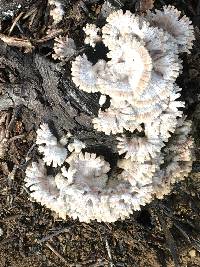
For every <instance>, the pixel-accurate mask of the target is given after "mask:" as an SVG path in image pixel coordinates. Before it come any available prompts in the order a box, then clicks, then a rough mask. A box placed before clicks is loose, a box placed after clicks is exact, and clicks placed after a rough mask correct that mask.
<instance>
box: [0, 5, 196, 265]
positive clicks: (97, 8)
mask: <svg viewBox="0 0 200 267" xmlns="http://www.w3.org/2000/svg"><path fill="white" fill-rule="evenodd" d="M61 2H62V3H63V4H65V7H66V14H65V17H64V19H63V21H62V22H61V23H60V24H58V26H57V28H56V31H57V32H56V34H55V36H56V35H58V34H60V30H62V33H64V34H68V35H69V36H70V37H73V39H74V40H75V41H76V43H77V44H79V45H80V46H81V45H83V38H82V37H83V33H82V31H81V29H82V27H83V26H84V25H85V24H86V22H95V21H96V20H98V19H99V18H100V16H101V8H102V5H103V4H104V1H101V0H90V1H89V0H88V1H86V0H85V1H70V0H63V1H61ZM111 2H112V3H113V5H115V6H116V7H118V8H119V7H122V8H123V9H130V10H131V11H132V12H135V11H136V12H138V13H141V12H145V10H147V9H148V8H150V7H152V6H153V5H154V7H158V8H160V7H162V6H163V5H164V4H173V5H175V6H176V7H177V8H178V9H179V10H181V11H182V12H183V14H186V15H187V16H189V17H190V19H191V20H192V22H193V25H194V27H195V35H196V41H195V43H194V48H193V50H192V52H191V54H189V55H183V57H182V59H183V73H182V74H181V75H180V77H179V78H178V81H177V83H178V85H179V86H180V87H182V88H183V92H182V99H183V100H184V101H185V102H186V109H185V114H186V115H187V116H188V118H190V119H192V120H193V122H194V123H193V136H194V138H195V143H196V148H195V151H194V153H195V154H196V161H195V162H194V164H193V172H192V173H191V175H190V176H189V177H188V178H187V179H186V180H185V181H183V182H181V183H179V184H177V185H176V186H175V188H174V190H173V191H172V193H171V194H170V195H169V196H167V197H166V198H165V199H164V200H162V201H158V200H155V201H154V202H152V203H151V204H150V205H148V206H145V207H144V208H143V209H142V210H141V211H139V212H134V213H133V215H132V216H131V217H130V219H127V220H125V221H117V222H115V223H97V222H92V223H89V224H86V223H80V222H79V221H78V220H77V221H74V220H72V219H70V218H68V219H67V220H66V221H63V220H61V219H59V218H57V217H56V215H55V214H54V213H53V212H51V211H50V210H48V209H46V208H45V207H42V206H41V205H39V204H37V203H34V202H31V201H30V199H29V192H28V190H27V189H26V188H25V187H24V181H23V179H24V176H25V173H24V171H25V169H26V162H25V157H29V156H30V155H31V156H32V155H33V154H34V153H35V152H34V146H33V145H34V141H35V137H36V133H35V129H36V128H37V126H38V124H39V123H40V118H39V117H38V115H37V112H32V113H29V111H28V109H27V107H25V106H24V105H23V103H22V104H21V105H19V106H18V107H14V108H13V107H11V106H9V108H8V109H7V122H8V134H9V138H10V140H11V141H10V143H9V147H8V151H7V154H6V157H5V158H4V159H3V160H1V162H0V267H29V266H32V267H54V266H63V267H64V266H66V267H72V266H74V267H95V266H96V267H97V266H99V267H100V266H102V267H106V266H116V267H173V266H175V267H178V266H180V267H198V266H200V174H199V173H198V172H199V171H200V163H199V160H200V152H199V149H200V138H199V133H200V103H199V100H200V27H199V24H200V1H199V0H192V1H189V0H188V1H186V0H177V1H167V0H156V1H155V2H154V1H153V0H135V1H134V0H132V1H129V0H128V1H125V0H124V1H120V0H118V1H116V0H115V1H114V0H113V1H111ZM19 4H20V6H19ZM8 10H14V15H13V16H12V17H10V16H6V17H5V13H2V12H8ZM3 14H4V15H3ZM48 14H49V10H48V8H47V1H40V0H38V1H31V0H29V1H17V0H16V1H4V0H0V31H1V33H2V34H4V35H7V36H10V37H14V38H22V37H23V38H25V39H26V40H29V39H30V38H32V40H34V41H33V46H34V48H33V49H32V48H31V50H30V49H28V48H27V46H26V45H21V47H20V45H19V47H17V48H15V50H14V52H15V51H16V53H18V51H20V53H21V52H22V53H24V55H26V57H29V56H30V54H31V55H32V56H33V57H34V56H35V55H36V54H39V55H40V56H41V57H43V58H45V59H46V58H47V59H49V60H50V61H51V62H53V59H52V58H51V54H52V37H51V36H49V35H48V34H46V32H47V29H48V28H49V27H50V26H49V25H51V23H52V21H51V18H50V17H49V15H48ZM13 25H14V26H13ZM63 29H64V30H63ZM44 36H46V37H45V38H46V39H45V40H44ZM14 52H12V53H14ZM0 56H1V55H0ZM12 56H13V54H12ZM8 57H9V55H8ZM2 62H3V61H1V60H0V90H2V88H4V87H5V85H8V84H9V81H10V80H11V79H17V76H18V73H14V72H13V73H12V72H10V70H9V68H8V69H5V68H3V63H2ZM66 68H68V66H66ZM11 74H12V75H13V76H12V75H11ZM20 75H21V74H20ZM3 86H4V87H3ZM1 93H2V92H1ZM20 93H21V92H20ZM1 105H2V104H0V107H1ZM1 109H2V108H1ZM2 114H3V113H2ZM27 114H28V115H27ZM79 118H81V117H79ZM84 118H85V117H84ZM84 118H82V120H84V121H85V119H84ZM80 121H81V119H80V120H79V122H80ZM58 127H59V125H58ZM60 127H61V126H60Z"/></svg>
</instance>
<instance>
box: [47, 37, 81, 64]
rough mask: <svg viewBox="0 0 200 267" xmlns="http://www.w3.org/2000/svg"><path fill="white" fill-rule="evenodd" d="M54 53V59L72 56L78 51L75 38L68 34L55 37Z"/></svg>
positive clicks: (64, 58) (65, 58)
mask: <svg viewBox="0 0 200 267" xmlns="http://www.w3.org/2000/svg"><path fill="white" fill-rule="evenodd" d="M53 50H54V54H52V57H53V59H60V60H67V59H69V58H70V57H72V56H73V55H74V54H75V52H76V45H75V43H74V40H73V39H71V38H69V37H68V36H67V35H66V36H63V37H62V36H59V37H56V38H55V43H54V46H53Z"/></svg>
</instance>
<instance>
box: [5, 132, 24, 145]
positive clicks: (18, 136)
mask: <svg viewBox="0 0 200 267" xmlns="http://www.w3.org/2000/svg"><path fill="white" fill-rule="evenodd" d="M24 136H25V135H24V134H20V135H15V136H13V137H11V138H10V139H9V140H8V143H11V142H13V141H15V140H17V139H21V138H23V137H24Z"/></svg>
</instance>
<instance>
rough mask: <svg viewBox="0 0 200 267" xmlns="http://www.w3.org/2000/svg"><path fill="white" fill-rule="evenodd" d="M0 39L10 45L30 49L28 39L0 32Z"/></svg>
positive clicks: (31, 46)
mask: <svg viewBox="0 0 200 267" xmlns="http://www.w3.org/2000/svg"><path fill="white" fill-rule="evenodd" d="M0 39H1V40H2V41H3V42H4V43H6V44H7V45H10V46H16V47H25V48H28V49H32V48H33V45H32V44H31V42H30V41H29V40H28V39H22V38H16V37H10V36H7V35H5V34H2V33H0Z"/></svg>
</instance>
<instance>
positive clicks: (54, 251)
mask: <svg viewBox="0 0 200 267" xmlns="http://www.w3.org/2000/svg"><path fill="white" fill-rule="evenodd" d="M45 245H46V246H47V247H48V248H49V249H50V250H51V251H52V252H53V253H54V254H55V255H56V256H57V257H58V258H59V259H61V260H62V261H63V262H64V263H65V264H67V266H70V264H69V263H68V262H67V261H66V260H65V258H63V256H62V255H61V254H60V253H59V252H58V251H57V250H55V248H53V247H52V245H51V244H50V243H49V242H47V243H46V244H45Z"/></svg>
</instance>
